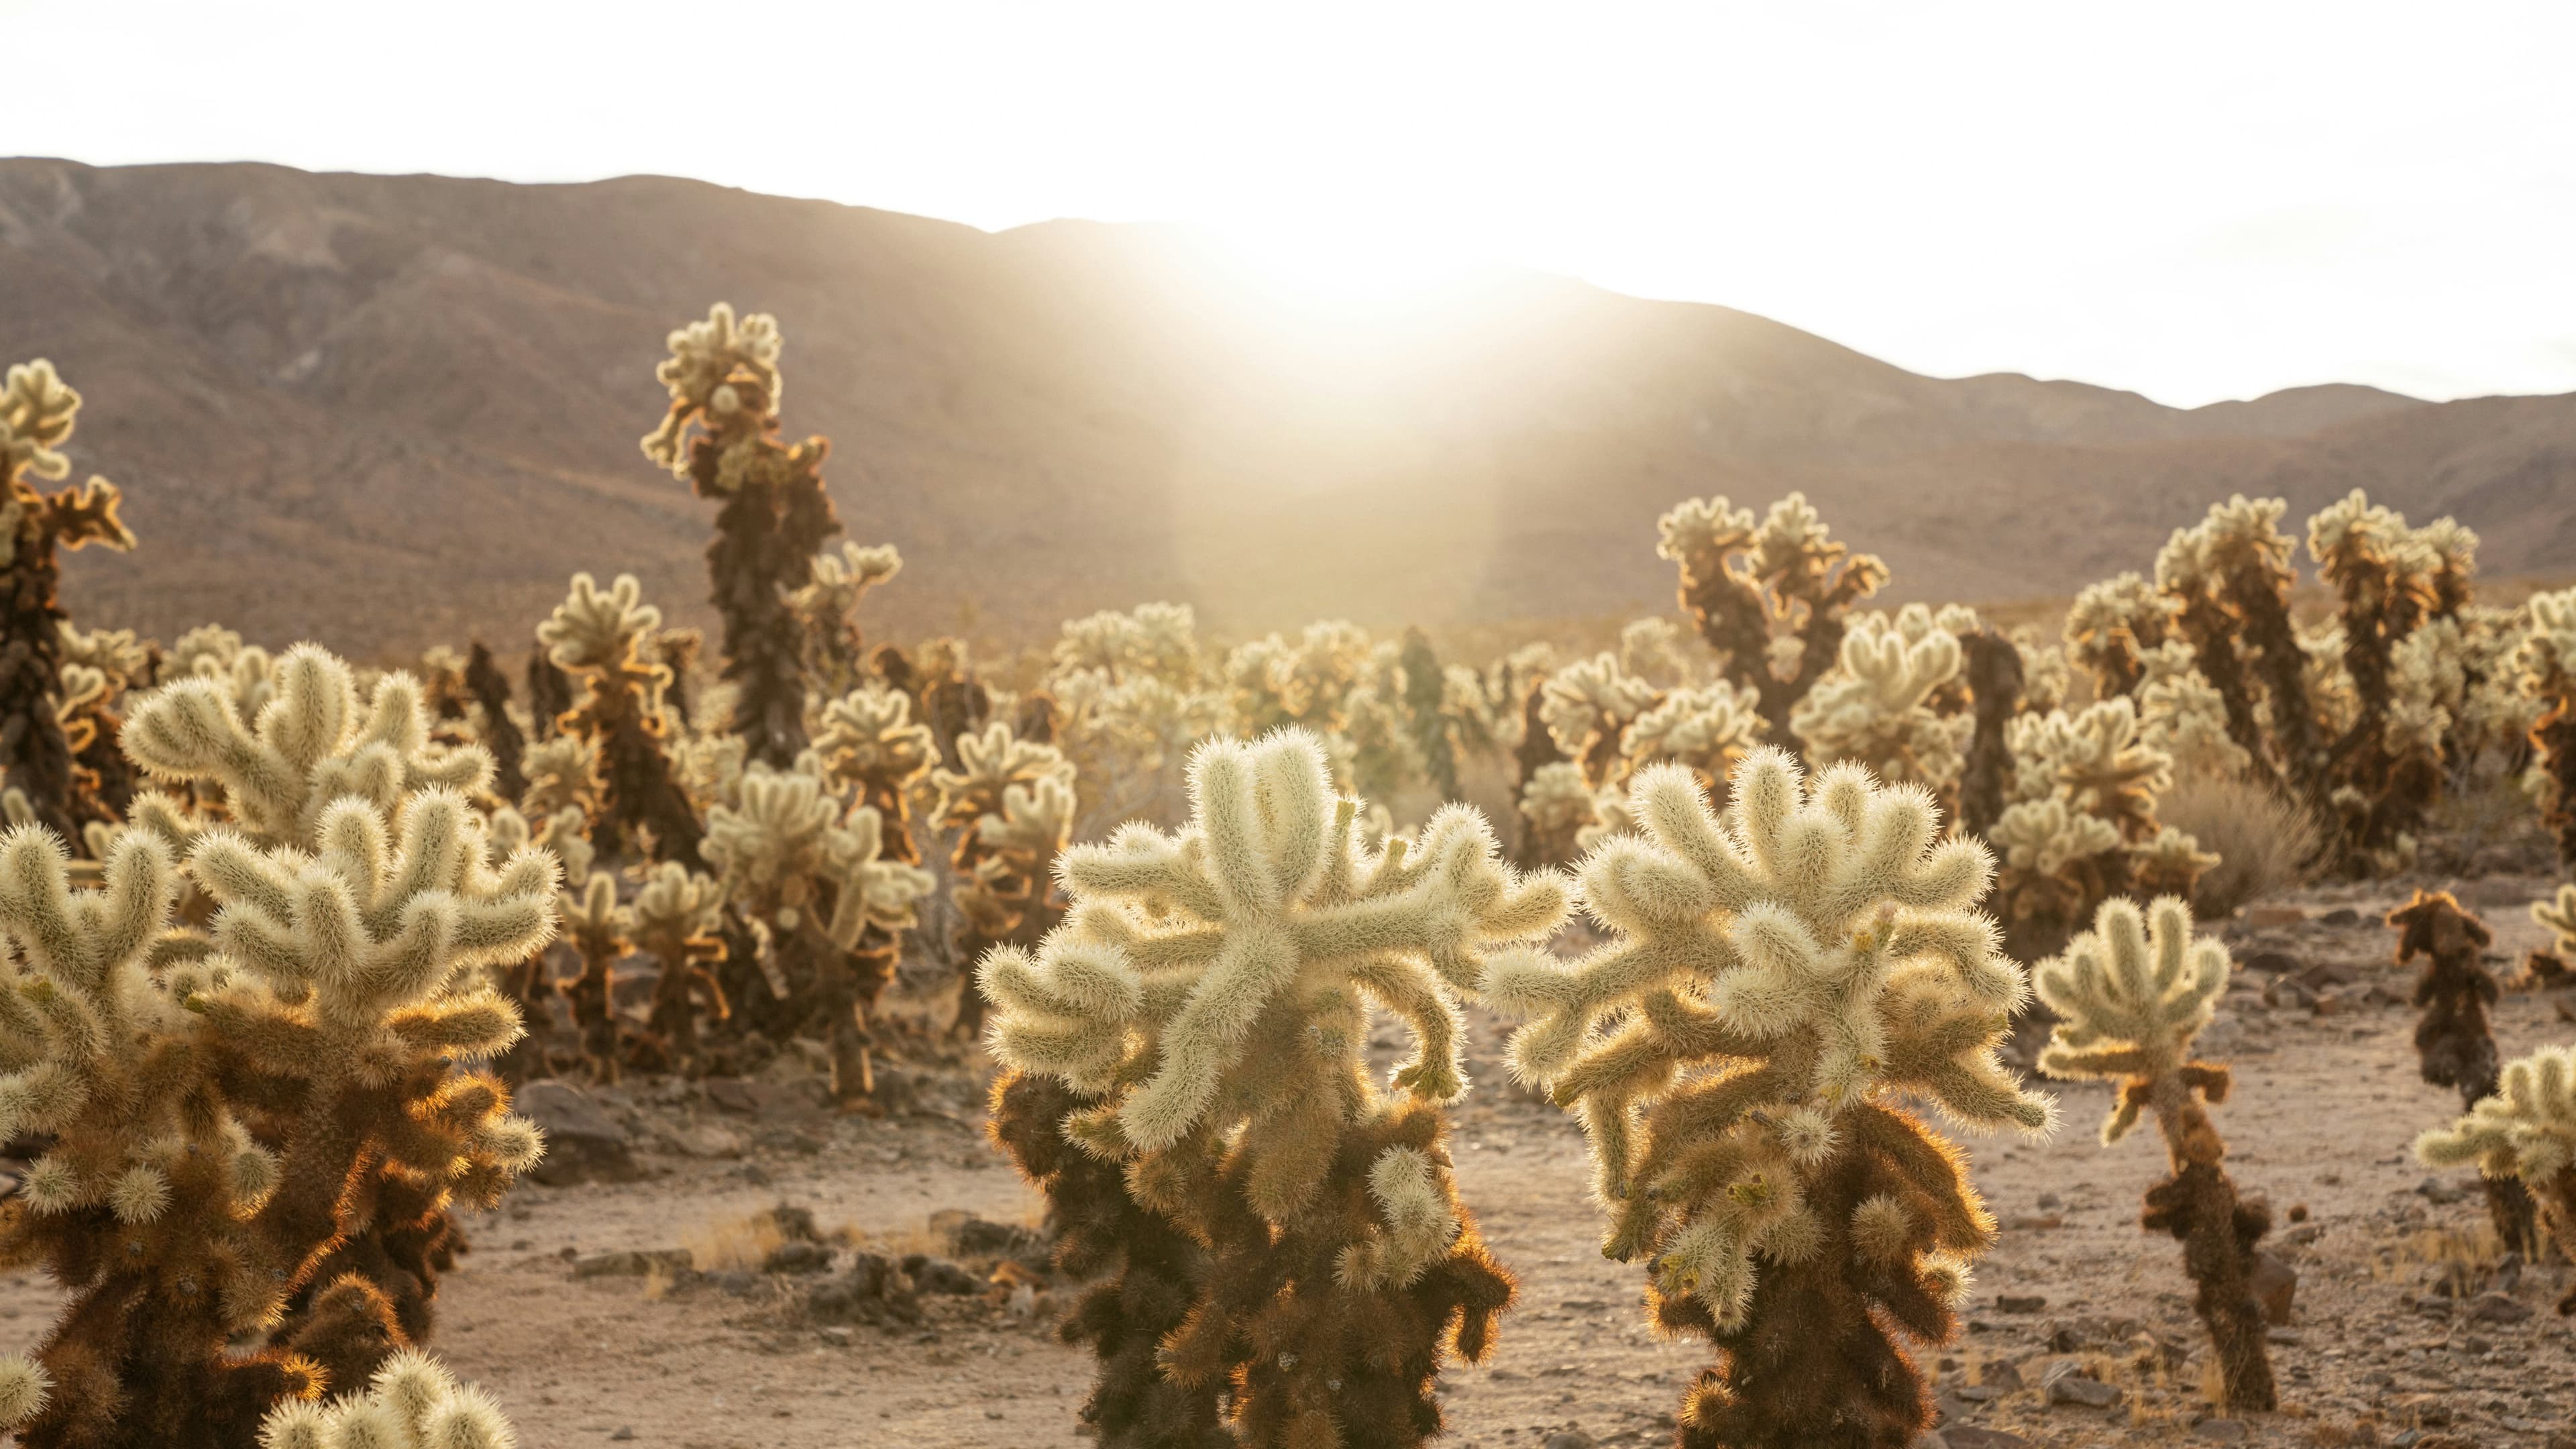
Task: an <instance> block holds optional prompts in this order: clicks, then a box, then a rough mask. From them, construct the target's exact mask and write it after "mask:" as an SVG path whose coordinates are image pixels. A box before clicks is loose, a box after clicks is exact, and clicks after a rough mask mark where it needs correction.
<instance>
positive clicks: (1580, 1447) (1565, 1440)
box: [1540, 1429, 1599, 1449]
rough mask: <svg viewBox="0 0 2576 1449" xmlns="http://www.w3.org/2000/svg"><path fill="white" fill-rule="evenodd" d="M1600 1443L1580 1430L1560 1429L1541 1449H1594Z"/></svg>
mask: <svg viewBox="0 0 2576 1449" xmlns="http://www.w3.org/2000/svg"><path fill="white" fill-rule="evenodd" d="M1598 1442H1599V1441H1598V1440H1596V1439H1594V1438H1593V1437H1592V1436H1591V1435H1589V1434H1586V1433H1584V1432H1583V1431H1582V1430H1580V1429H1559V1430H1557V1431H1556V1432H1555V1433H1553V1434H1550V1435H1548V1436H1547V1438H1546V1439H1545V1440H1543V1441H1542V1442H1541V1445H1540V1449H1594V1446H1595V1445H1596V1444H1597V1443H1598Z"/></svg>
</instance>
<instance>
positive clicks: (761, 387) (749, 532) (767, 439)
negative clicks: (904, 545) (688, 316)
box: [643, 302, 891, 769]
mask: <svg viewBox="0 0 2576 1449" xmlns="http://www.w3.org/2000/svg"><path fill="white" fill-rule="evenodd" d="M782 345H783V343H782V339H781V338H780V336H779V333H778V322H777V319H776V318H773V317H770V316H767V315H766V314H762V313H754V314H752V315H751V316H748V317H744V318H741V319H740V320H739V321H737V320H736V319H735V317H734V311H733V308H732V307H731V306H730V305H728V304H726V303H723V302H718V303H716V304H715V306H713V307H711V308H709V309H708V311H707V317H706V320H705V321H703V322H692V323H690V324H689V325H688V326H686V327H683V328H681V329H679V330H678V331H676V332H673V333H672V334H671V337H670V347H671V356H670V357H669V359H667V360H666V361H664V362H663V363H662V365H661V367H660V369H659V370H658V371H656V373H655V374H654V375H655V376H656V377H658V378H659V379H660V380H661V382H662V385H663V386H664V387H666V388H668V389H669V390H670V393H671V406H670V410H669V411H668V412H667V413H665V414H664V415H663V418H662V425H661V426H660V427H658V428H656V429H654V430H653V431H652V432H650V433H647V434H646V435H645V436H644V441H643V447H644V454H645V456H646V457H648V458H651V459H652V460H653V461H654V462H656V463H659V464H661V465H662V466H664V467H666V468H668V469H670V470H671V472H672V473H673V474H674V475H676V476H678V477H680V478H683V479H686V480H688V482H689V484H690V486H691V487H692V488H694V489H695V490H696V491H697V495H698V496H699V497H701V498H707V499H713V500H716V501H717V502H719V503H721V504H722V505H723V506H722V507H721V508H719V509H718V510H717V512H716V536H715V541H714V542H712V543H710V544H709V545H707V575H708V577H709V579H710V580H711V581H712V582H713V584H714V586H715V606H716V612H717V613H719V614H720V615H722V616H723V618H724V677H725V678H726V679H728V680H731V681H732V682H733V684H734V687H735V688H736V689H737V690H738V691H739V694H738V696H737V698H736V699H735V701H734V712H733V732H734V733H735V734H738V735H740V736H742V738H743V741H744V743H745V744H747V745H748V746H749V747H750V752H751V758H752V759H754V760H757V761H759V762H760V763H762V764H765V765H768V766H770V767H772V768H774V769H785V768H787V767H788V766H790V765H792V764H794V763H795V760H796V755H797V752H798V751H800V750H802V749H804V748H805V657H806V652H807V640H806V631H805V629H804V627H803V625H802V623H801V621H800V620H799V618H798V617H797V613H796V608H795V605H794V602H793V599H794V596H795V594H796V592H797V591H799V590H802V589H804V588H805V587H807V586H808V585H809V584H811V583H812V582H813V577H814V556H815V555H816V554H817V553H820V552H821V551H822V549H823V546H824V544H825V543H826V542H827V541H828V540H829V539H830V538H831V536H832V535H834V534H836V533H839V532H840V531H841V519H840V515H839V514H838V513H837V512H836V511H834V509H833V507H832V496H831V494H829V493H828V492H826V491H824V487H823V460H824V458H825V457H826V456H827V455H828V454H830V452H831V450H832V445H831V442H830V440H829V439H826V438H822V437H819V436H817V437H810V438H807V439H806V440H805V441H803V442H801V443H785V442H782V441H780V440H779V436H778V426H779V418H778V407H779V394H780V392H781V390H782V387H783V380H782V378H781V377H780V374H779V370H778V356H779V352H780V349H781V347H782ZM888 572H891V570H888ZM853 597H855V595H854V596H853Z"/></svg>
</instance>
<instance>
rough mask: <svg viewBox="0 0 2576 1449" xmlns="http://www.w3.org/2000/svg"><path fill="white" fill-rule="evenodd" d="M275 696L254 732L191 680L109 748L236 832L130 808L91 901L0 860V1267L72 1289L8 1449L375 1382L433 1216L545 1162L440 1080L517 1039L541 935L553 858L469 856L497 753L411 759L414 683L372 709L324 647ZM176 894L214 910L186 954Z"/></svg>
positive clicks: (211, 1421) (388, 680)
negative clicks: (35, 1403)
mask: <svg viewBox="0 0 2576 1449" xmlns="http://www.w3.org/2000/svg"><path fill="white" fill-rule="evenodd" d="M279 674H280V683H279V690H278V694H277V697H276V698H275V699H273V700H272V701H271V702H270V703H269V704H268V705H267V706H266V707H265V708H263V709H262V710H261V712H260V715H259V717H258V719H257V720H256V722H255V723H254V724H252V725H250V726H244V725H243V724H242V722H241V721H240V719H239V718H238V716H237V715H236V714H235V713H234V710H233V701H232V698H231V696H230V695H229V694H227V693H225V692H223V691H222V690H220V689H219V688H217V687H216V686H215V685H214V682H213V681H212V680H210V679H207V678H205V677H203V676H198V677H193V678H190V679H186V680H181V681H178V682H176V683H174V684H172V685H170V686H167V687H165V688H164V689H163V690H161V691H160V692H158V693H156V694H154V695H151V696H148V697H146V698H145V699H144V700H143V701H141V703H140V704H139V705H138V707H137V709H136V710H135V714H134V719H133V721H132V722H131V724H130V726H129V735H130V736H131V738H130V740H129V747H130V748H133V749H134V751H135V753H136V755H137V758H138V762H139V763H141V764H143V765H144V766H145V767H146V768H147V769H149V770H151V771H152V772H153V773H155V774H156V775H159V776H161V777H163V778H165V779H170V780H176V781H203V782H206V783H209V784H213V785H217V786H219V787H220V788H221V790H222V792H223V797H224V798H225V799H226V800H227V801H228V802H229V804H230V805H231V806H232V807H233V809H234V810H235V812H236V815H235V819H236V821H237V822H238V823H237V824H221V825H218V824H213V823H210V822H203V821H200V820H198V819H196V818H194V817H193V816H191V815H190V814H188V813H187V812H186V811H185V810H184V808H183V807H182V806H181V805H180V804H179V803H178V802H175V801H172V800H170V799H169V798H168V797H158V796H145V797H140V798H141V799H142V800H144V801H147V802H150V803H151V804H152V805H153V807H154V808H153V809H152V810H150V811H149V812H146V818H145V822H144V823H145V826H146V828H140V829H129V830H125V831H122V832H119V833H118V834H117V835H116V836H115V837H114V838H113V840H112V841H111V842H110V843H109V846H108V853H109V859H108V862H107V864H106V868H105V871H104V874H103V882H104V884H103V888H102V889H101V890H98V891H86V890H83V891H73V890H71V889H69V888H68V887H67V874H68V871H67V863H66V862H65V860H64V858H63V855H62V852H61V849H60V847H59V846H58V845H56V844H55V843H54V842H53V841H52V840H51V839H50V838H49V837H48V836H47V835H45V834H43V833H41V832H36V831H25V830H22V831H20V832H17V833H15V834H13V835H11V836H10V837H8V838H7V840H6V841H5V843H0V933H5V934H6V935H8V937H9V938H10V940H11V941H12V943H13V944H14V946H15V948H16V949H15V952H14V955H15V958H16V964H14V965H13V966H12V967H11V968H10V969H11V970H12V971H13V972H15V973H16V974H17V979H15V980H13V981H11V982H9V983H7V985H8V988H9V989H7V990H0V1038H5V1040H6V1048H5V1055H6V1060H7V1062H8V1064H9V1067H10V1071H9V1074H8V1075H7V1076H6V1077H0V1084H5V1085H0V1111H6V1112H7V1113H10V1114H14V1115H13V1116H12V1118H11V1121H10V1122H9V1123H8V1124H7V1125H6V1127H5V1130H6V1131H7V1132H8V1133H9V1134H10V1135H30V1134H42V1135H44V1136H45V1137H46V1138H48V1139H49V1141H50V1146H49V1147H48V1148H47V1150H46V1152H45V1154H44V1155H43V1156H42V1157H40V1158H39V1159H38V1161H37V1162H36V1164H35V1165H34V1166H33V1167H31V1168H30V1169H29V1172H28V1175H27V1183H26V1187H25V1190H24V1202H25V1205H26V1210H25V1211H23V1212H20V1213H18V1214H17V1215H15V1216H13V1217H11V1218H9V1219H8V1220H7V1221H6V1222H5V1224H0V1257H6V1258H8V1259H10V1260H13V1261H18V1262H30V1263H41V1264H43V1265H45V1266H47V1267H48V1268H49V1269H51V1270H52V1271H53V1272H54V1273H55V1274H56V1275H57V1276H58V1277H59V1278H60V1279H61V1280H62V1281H63V1282H64V1283H65V1285H66V1286H67V1287H68V1288H69V1289H70V1290H71V1292H72V1295H73V1298H74V1303H73V1306H72V1308H71V1309H70V1311H68V1312H67V1313H66V1314H65V1316H64V1317H63V1318H62V1320H61V1321H60V1322H59V1323H58V1324H57V1325H56V1327H55V1329H54V1331H53V1332H52V1333H51V1334H50V1335H48V1337H47V1338H46V1340H45V1342H44V1343H43V1344H42V1345H41V1346H40V1347H39V1349H38V1350H37V1355H36V1360H35V1362H36V1363H37V1364H38V1365H39V1366H40V1369H41V1374H42V1377H43V1378H44V1380H45V1381H47V1382H48V1383H49V1384H50V1385H51V1388H50V1392H49V1393H48V1394H47V1396H46V1399H45V1402H44V1404H43V1405H41V1406H39V1407H36V1408H35V1409H34V1410H33V1413H32V1416H31V1418H30V1419H29V1420H28V1422H26V1423H25V1424H24V1425H22V1426H21V1427H20V1429H19V1434H20V1439H21V1442H23V1443H26V1444H28V1445H30V1446H43V1449H53V1446H68V1445H92V1444H126V1443H151V1444H192V1445H193V1444H207V1445H225V1446H228V1449H229V1446H232V1445H238V1444H247V1443H248V1442H249V1440H250V1435H251V1433H252V1431H253V1429H254V1427H255V1426H256V1424H257V1423H258V1421H259V1418H260V1416H261V1415H262V1414H264V1413H265V1412H266V1411H267V1410H268V1409H269V1408H270V1407H271V1406H272V1405H274V1404H276V1403H278V1402H280V1401H283V1400H287V1399H292V1398H296V1397H300V1396H307V1395H309V1394H311V1393H313V1392H315V1391H317V1390H319V1389H321V1388H323V1387H325V1386H326V1385H329V1386H337V1385H338V1384H342V1383H347V1382H349V1381H350V1379H351V1376H353V1375H355V1376H357V1377H363V1376H364V1374H366V1373H368V1372H372V1370H373V1368H374V1367H375V1360H376V1359H378V1358H380V1357H381V1356H382V1355H383V1354H384V1353H385V1352H387V1351H389V1349H394V1348H400V1347H403V1346H405V1345H407V1344H409V1343H410V1342H412V1341H413V1340H415V1339H417V1338H418V1337H420V1336H421V1335H423V1334H425V1333H426V1332H427V1330H428V1326H429V1311H428V1310H429V1299H430V1295H431V1293H432V1292H433V1291H434V1283H435V1278H436V1273H437V1270H438V1269H439V1268H440V1267H442V1266H444V1264H445V1262H446V1258H447V1255H448V1254H449V1253H450V1252H451V1251H452V1249H453V1246H454V1243H453V1238H452V1234H451V1232H450V1230H449V1229H448V1228H447V1226H446V1215H447V1208H448V1206H449V1204H450V1203H451V1202H458V1201H461V1202H465V1203H469V1204H473V1205H477V1206H489V1205H490V1204H492V1203H493V1202H494V1201H495V1200H496V1199H497V1198H498V1197H499V1195H500V1193H501V1192H502V1190H503V1189H504V1188H506V1187H507V1185H508V1184H509V1182H510V1180H511V1178H512V1177H513V1175H515V1174H516V1173H517V1172H519V1171H520V1170H522V1169H524V1168H525V1167H526V1166H528V1165H529V1164H530V1163H531V1162H533V1161H534V1160H535V1158H536V1156H537V1153H538V1149H539V1145H540V1144H539V1139H538V1136H537V1133H536V1131H535V1129H534V1128H533V1127H532V1126H530V1125H529V1124H528V1123H526V1122H524V1121H522V1120H520V1119H518V1118H515V1117H512V1116H511V1115H509V1112H508V1105H509V1099H508V1096H507V1094H506V1092H504V1091H503V1089H502V1088H501V1086H500V1084H499V1083H498V1082H497V1081H495V1080H493V1079H492V1078H491V1077H489V1076H486V1075H482V1074H480V1073H478V1072H474V1071H471V1070H468V1069H466V1068H465V1067H463V1066H461V1065H460V1064H470V1063H472V1062H475V1061H479V1060H482V1059H485V1058H488V1057H490V1056H492V1055H493V1054H495V1053H496V1052H498V1051H500V1050H501V1049H503V1048H505V1047H507V1046H508V1045H509V1044H510V1042H511V1041H512V1040H513V1039H514V1038H516V1037H517V1036H518V1034H519V1020H518V1017H517V1014H516V1013H515V1012H514V1011H513V1010H512V1009H511V1007H510V1005H509V1003H508V1002H507V1001H505V1000H504V999H503V998H501V997H500V996H499V995H498V994H497V993H496V992H495V991H494V990H493V989H492V987H491V985H490V984H489V983H488V982H487V980H486V979H485V976H484V970H485V968H486V967H489V966H492V965H497V964H500V963H502V962H505V961H509V960H514V959H518V958H521V957H523V956H525V955H527V954H528V953H530V952H533V951H534V950H535V949H536V948H537V947H538V946H539V945H541V944H542V943H543V942H544V940H545V939H546V937H547V936H548V934H549V933H551V931H552V930H553V927H554V910H553V896H554V886H555V874H556V866H555V862H554V860H553V859H552V858H551V857H550V856H548V855H546V854H545V853H543V852H542V851H535V850H526V851H521V852H518V853H516V854H514V855H512V856H510V857H508V858H507V859H505V860H503V861H501V862H499V863H498V864H497V866H496V865H495V864H494V863H493V862H492V861H491V860H490V859H489V857H488V854H487V846H486V843H485V837H484V834H483V827H482V825H481V824H480V821H479V817H477V816H476V815H475V814H474V813H473V812H472V811H471V810H470V809H469V808H468V807H467V806H466V804H465V801H464V799H463V798H462V796H461V795H460V794H458V793H457V790H456V789H455V788H454V786H456V785H459V784H463V785H467V786H476V785H479V784H480V783H481V782H482V780H483V779H484V778H486V777H487V776H488V774H489V771H490V768H491V765H490V761H489V759H488V758H487V757H484V756H483V755H482V754H481V752H480V751H479V750H460V751H457V752H454V753H453V754H452V755H450V756H447V757H445V758H436V757H430V756H426V755H424V754H423V753H422V750H423V746H424V739H425V735H426V721H425V718H424V717H423V714H422V711H421V710H420V708H419V702H418V696H417V692H416V689H415V688H414V687H413V686H412V685H411V682H410V680H409V679H408V677H407V676H403V675H390V676H387V677H385V678H384V679H383V680H382V681H381V682H380V683H379V684H378V686H377V689H376V694H375V703H374V707H373V709H372V710H371V711H370V712H369V713H368V714H367V715H365V716H363V717H362V716H360V715H359V712H358V709H357V701H356V690H355V685H354V682H353V680H352V678H351V675H350V671H349V670H348V668H347V667H346V666H345V665H343V664H342V663H340V661H338V660H336V659H333V658H331V657H330V656H328V655H327V654H323V653H322V652H321V651H319V650H315V649H312V648H310V647H309V646H305V647H299V648H298V649H296V650H293V651H290V652H289V653H288V654H287V656H286V658H285V659H284V660H283V661H282V662H281V665H280V670H279ZM182 870H184V872H185V880H186V881H187V882H188V883H189V884H190V885H191V886H192V887H193V888H194V889H195V890H198V891H201V892H203V893H204V894H205V895H207V896H208V897H209V898H211V900H212V902H213V903H214V905H215V906H217V907H218V910H217V912H216V913H215V915H214V916H213V918H212V925H211V929H210V930H209V931H207V932H205V933H203V934H201V935H197V936H195V938H194V939H195V943H196V944H195V945H194V947H193V948H185V949H180V950H177V951H175V952H174V951H173V950H172V949H171V945H172V940H173V933H174V931H175V930H176V928H177V922H176V921H175V920H174V919H173V918H172V916H171V907H172V903H173V900H174V897H175V895H176V893H177V892H178V890H179V888H180V882H181V879H182V877H181V874H180V872H181V871H182ZM147 960H158V961H160V962H162V963H163V964H162V965H161V966H160V969H159V970H157V971H147V970H146V969H145V965H144V963H145V962H146V961H147ZM111 1249H113V1251H111ZM262 1331H264V1332H265V1333H266V1335H267V1340H266V1343H265V1345H264V1346H260V1347H258V1348H256V1349H255V1350H254V1351H253V1352H250V1353H247V1354H243V1353H238V1352H234V1351H231V1350H229V1349H228V1347H227V1345H228V1342H229V1341H230V1340H231V1339H233V1338H234V1337H236V1336H238V1335H242V1334H245V1333H257V1332H262ZM27 1377H28V1375H27V1373H26V1371H24V1370H23V1369H17V1368H13V1369H11V1370H9V1371H8V1372H7V1373H5V1374H0V1382H21V1383H23V1382H25V1381H27Z"/></svg>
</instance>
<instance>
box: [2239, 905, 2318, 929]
mask: <svg viewBox="0 0 2576 1449" xmlns="http://www.w3.org/2000/svg"><path fill="white" fill-rule="evenodd" d="M2307 919H2308V911H2307V908H2306V907H2305V906H2247V907H2246V908H2245V924H2247V925H2249V926H2299V925H2305V924H2306V923H2307Z"/></svg>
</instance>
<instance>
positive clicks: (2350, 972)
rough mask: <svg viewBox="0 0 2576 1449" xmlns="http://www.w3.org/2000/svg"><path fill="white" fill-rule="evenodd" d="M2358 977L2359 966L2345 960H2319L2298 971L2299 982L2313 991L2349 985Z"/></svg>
mask: <svg viewBox="0 0 2576 1449" xmlns="http://www.w3.org/2000/svg"><path fill="white" fill-rule="evenodd" d="M2360 979H2361V970H2360V968H2358V967H2356V966H2354V965H2352V964H2351V963H2350V962H2346V961H2319V962H2317V963H2315V964H2314V965H2311V966H2307V967H2304V968H2302V969H2301V970H2300V972H2299V984H2301V985H2303V986H2306V987H2308V988H2309V989H2310V990H2315V991H2322V990H2324V989H2325V988H2327V987H2329V986H2350V985H2352V984H2353V983H2354V982H2357V981H2359V980H2360Z"/></svg>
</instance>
